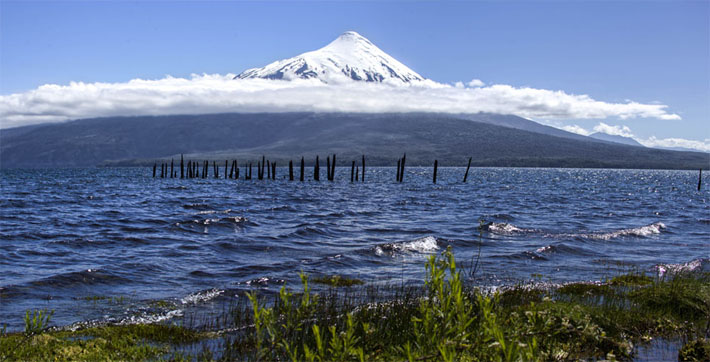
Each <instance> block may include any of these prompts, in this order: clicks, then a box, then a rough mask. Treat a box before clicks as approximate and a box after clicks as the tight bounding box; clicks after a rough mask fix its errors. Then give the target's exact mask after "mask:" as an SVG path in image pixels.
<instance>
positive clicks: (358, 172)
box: [355, 166, 360, 181]
mask: <svg viewBox="0 0 710 362" xmlns="http://www.w3.org/2000/svg"><path fill="white" fill-rule="evenodd" d="M359 174H360V167H359V166H355V181H357V179H358V177H359Z"/></svg>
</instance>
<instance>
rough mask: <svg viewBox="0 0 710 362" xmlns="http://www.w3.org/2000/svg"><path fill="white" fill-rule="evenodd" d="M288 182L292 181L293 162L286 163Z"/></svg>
mask: <svg viewBox="0 0 710 362" xmlns="http://www.w3.org/2000/svg"><path fill="white" fill-rule="evenodd" d="M288 180H289V181H293V160H289V161H288Z"/></svg>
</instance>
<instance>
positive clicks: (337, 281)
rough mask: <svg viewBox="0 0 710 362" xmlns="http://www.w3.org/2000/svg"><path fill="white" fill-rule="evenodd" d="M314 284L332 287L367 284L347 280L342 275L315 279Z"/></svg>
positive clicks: (353, 279)
mask: <svg viewBox="0 0 710 362" xmlns="http://www.w3.org/2000/svg"><path fill="white" fill-rule="evenodd" d="M313 283H318V284H325V285H329V286H331V287H352V286H354V285H362V284H365V282H363V281H362V280H360V279H355V278H347V277H344V276H341V275H330V276H322V277H316V278H313Z"/></svg>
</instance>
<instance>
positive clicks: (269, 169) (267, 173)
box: [266, 160, 271, 180]
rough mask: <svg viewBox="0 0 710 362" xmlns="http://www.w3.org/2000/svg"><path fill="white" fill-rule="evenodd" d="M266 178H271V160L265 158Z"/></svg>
mask: <svg viewBox="0 0 710 362" xmlns="http://www.w3.org/2000/svg"><path fill="white" fill-rule="evenodd" d="M266 179H267V180H271V162H269V160H266Z"/></svg>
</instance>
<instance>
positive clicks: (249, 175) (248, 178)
mask: <svg viewBox="0 0 710 362" xmlns="http://www.w3.org/2000/svg"><path fill="white" fill-rule="evenodd" d="M251 171H252V168H251V162H250V163H249V174H248V175H247V180H251ZM258 173H259V171H257V176H259V175H258Z"/></svg>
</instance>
